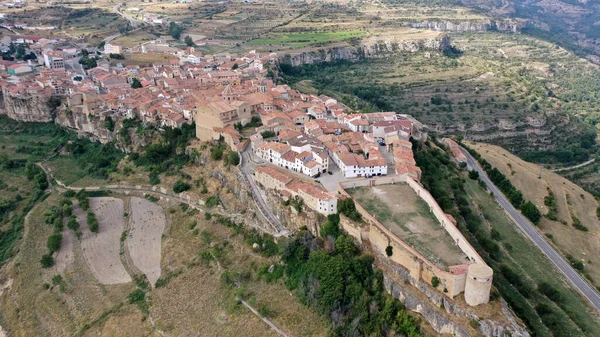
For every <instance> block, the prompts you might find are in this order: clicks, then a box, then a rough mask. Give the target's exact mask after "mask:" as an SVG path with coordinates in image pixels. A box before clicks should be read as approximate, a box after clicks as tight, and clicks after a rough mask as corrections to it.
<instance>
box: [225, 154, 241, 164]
mask: <svg viewBox="0 0 600 337" xmlns="http://www.w3.org/2000/svg"><path fill="white" fill-rule="evenodd" d="M227 163H229V165H235V166H237V165H238V164H239V163H240V155H239V154H238V153H237V152H236V151H231V152H229V157H228V158H227Z"/></svg>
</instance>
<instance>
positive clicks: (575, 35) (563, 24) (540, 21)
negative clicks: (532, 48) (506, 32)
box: [461, 0, 600, 63]
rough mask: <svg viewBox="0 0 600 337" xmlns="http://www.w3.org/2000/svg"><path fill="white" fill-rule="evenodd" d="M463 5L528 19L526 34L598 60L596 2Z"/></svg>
mask: <svg viewBox="0 0 600 337" xmlns="http://www.w3.org/2000/svg"><path fill="white" fill-rule="evenodd" d="M461 2H462V4H463V5H465V6H468V7H471V8H474V9H476V10H478V11H481V12H485V13H491V14H492V15H496V16H499V17H511V18H523V19H527V20H528V21H529V22H530V25H529V27H527V29H526V30H525V32H526V33H528V34H532V35H534V36H539V37H542V38H544V39H548V40H550V41H553V42H555V43H558V44H559V45H561V46H563V47H568V48H571V49H573V50H575V51H576V52H577V53H578V54H579V55H581V56H583V57H588V58H589V59H590V60H592V61H593V62H595V63H600V34H599V33H598V32H599V30H598V18H599V17H600V4H598V2H597V1H578V0H544V1H527V0H508V1H481V0H462V1H461Z"/></svg>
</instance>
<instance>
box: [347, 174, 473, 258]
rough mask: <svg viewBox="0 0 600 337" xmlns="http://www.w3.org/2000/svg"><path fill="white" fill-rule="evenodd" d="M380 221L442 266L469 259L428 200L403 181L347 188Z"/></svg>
mask: <svg viewBox="0 0 600 337" xmlns="http://www.w3.org/2000/svg"><path fill="white" fill-rule="evenodd" d="M348 193H350V195H352V197H353V198H354V200H355V201H356V202H358V203H360V204H361V205H362V206H363V207H364V208H365V209H366V210H367V211H368V212H369V213H371V214H372V215H373V216H374V217H375V218H376V219H377V220H379V221H380V222H381V223H382V224H383V225H385V226H386V227H387V228H389V229H390V230H391V231H392V232H393V233H394V234H396V235H397V236H398V237H399V238H400V239H402V240H403V241H404V242H406V243H407V244H409V245H410V246H411V247H413V248H414V249H415V250H417V251H418V252H419V253H420V254H421V255H423V256H425V257H426V258H427V259H428V260H429V261H431V262H433V263H435V264H436V265H437V266H438V267H440V268H442V269H445V268H447V267H448V266H453V265H459V264H464V263H466V262H467V261H468V260H467V259H466V257H465V255H464V254H463V252H462V251H461V250H460V249H459V248H458V246H456V244H455V243H454V242H453V240H452V238H451V237H450V235H448V233H447V232H446V230H444V228H443V227H442V226H441V225H440V224H439V223H438V222H437V220H436V219H435V217H434V215H433V213H431V211H429V208H428V206H427V204H426V203H425V202H424V201H423V200H421V199H420V198H419V196H417V194H416V193H415V192H414V191H413V190H412V188H410V186H408V185H406V184H395V185H380V186H377V187H359V188H352V189H349V190H348Z"/></svg>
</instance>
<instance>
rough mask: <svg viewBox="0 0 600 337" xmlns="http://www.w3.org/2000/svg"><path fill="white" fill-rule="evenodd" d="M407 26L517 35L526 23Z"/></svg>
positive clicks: (437, 22)
mask: <svg viewBox="0 0 600 337" xmlns="http://www.w3.org/2000/svg"><path fill="white" fill-rule="evenodd" d="M407 24H408V26H410V27H413V28H419V29H431V30H435V31H441V32H456V33H483V32H493V31H498V32H503V33H511V34H518V33H520V32H521V30H522V29H523V28H526V27H527V23H526V22H519V21H515V20H508V19H507V20H491V19H485V20H468V21H448V20H427V21H422V22H412V23H407Z"/></svg>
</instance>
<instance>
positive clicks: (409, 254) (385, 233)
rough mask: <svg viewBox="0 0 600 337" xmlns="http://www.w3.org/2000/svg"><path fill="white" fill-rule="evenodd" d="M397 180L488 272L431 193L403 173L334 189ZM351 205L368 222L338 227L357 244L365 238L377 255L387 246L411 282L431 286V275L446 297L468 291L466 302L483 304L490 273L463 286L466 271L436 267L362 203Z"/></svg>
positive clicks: (475, 262)
mask: <svg viewBox="0 0 600 337" xmlns="http://www.w3.org/2000/svg"><path fill="white" fill-rule="evenodd" d="M398 183H405V184H408V185H409V186H410V187H411V188H412V189H413V190H414V191H415V193H416V194H417V195H418V196H419V197H420V198H421V199H422V200H423V201H425V203H426V204H427V205H428V206H429V208H430V210H431V211H432V213H433V214H434V216H435V217H436V219H437V220H438V221H439V223H440V224H441V225H442V227H444V229H446V231H447V232H448V234H449V235H450V236H451V237H452V238H453V240H454V242H455V243H456V244H457V245H458V247H459V248H460V249H461V250H462V251H463V252H464V253H465V254H466V255H467V256H468V257H469V259H470V260H471V262H472V263H473V264H479V265H482V266H484V268H487V269H486V270H488V271H491V269H490V268H489V267H487V265H486V264H485V261H484V260H483V259H482V258H481V256H479V254H478V253H477V251H475V249H474V248H473V247H472V246H471V245H470V244H469V242H468V241H467V240H466V239H465V237H464V236H463V235H462V233H460V231H459V230H458V228H456V226H455V225H454V223H453V222H452V221H451V220H450V218H449V217H448V215H446V213H444V212H443V211H442V209H441V207H440V206H439V205H438V204H437V202H436V201H435V200H434V199H433V197H432V196H431V194H430V193H429V192H428V191H427V190H426V189H425V188H424V187H423V186H421V184H419V183H418V182H417V181H415V180H414V179H412V178H410V177H407V176H386V177H378V178H373V179H355V180H350V181H346V182H342V183H340V184H339V186H338V192H339V193H340V194H341V195H343V196H346V197H350V195H349V194H348V192H347V191H346V189H347V188H354V187H366V186H377V185H385V184H398ZM355 204H356V209H357V211H358V212H359V213H360V214H361V216H362V217H363V219H364V220H365V221H366V222H367V223H368V226H367V227H365V228H360V227H357V226H355V225H353V224H352V223H351V222H349V221H347V220H346V221H342V228H343V229H344V230H345V231H346V232H348V234H349V235H351V236H352V237H354V238H355V239H356V240H357V241H359V242H360V243H362V242H363V240H365V239H367V240H368V241H369V242H370V243H371V246H372V248H373V250H374V251H375V252H376V253H377V254H379V255H382V256H386V252H385V249H386V248H387V247H388V246H391V247H392V250H393V254H392V256H390V257H389V260H390V261H392V262H394V263H397V264H399V265H401V266H403V267H404V268H406V269H407V270H408V272H409V274H410V278H411V280H410V281H411V283H418V282H419V281H424V282H426V283H428V284H430V285H431V282H432V279H433V277H434V276H435V277H437V278H438V279H439V280H440V285H439V286H438V288H439V289H443V290H444V292H445V293H447V295H448V296H450V297H455V296H456V295H458V294H460V293H462V292H468V293H469V295H470V296H469V297H470V298H471V299H472V300H471V301H468V302H470V303H469V304H471V305H477V304H480V303H486V302H487V301H488V300H489V292H490V291H491V279H492V274H489V278H486V280H485V282H476V283H474V282H473V280H470V281H471V282H469V284H470V285H471V286H472V285H474V284H476V285H477V289H473V290H469V289H467V288H468V287H469V286H468V285H467V284H468V283H467V271H466V270H465V271H464V272H462V273H451V272H448V271H445V270H442V269H440V268H439V267H437V266H436V265H435V264H434V263H432V262H431V261H429V260H428V259H427V258H425V257H424V256H422V255H421V254H420V253H419V252H417V251H416V250H415V249H413V248H412V247H411V246H410V245H408V244H407V243H406V242H404V241H403V240H402V239H400V238H399V237H397V236H396V235H395V234H394V233H392V232H391V231H390V230H388V229H387V228H386V227H385V226H384V225H383V224H382V223H380V222H379V221H378V220H377V219H376V218H375V217H374V216H373V215H372V214H370V213H369V212H368V211H367V210H366V209H365V208H364V207H363V206H362V205H360V203H355ZM365 232H368V233H365Z"/></svg>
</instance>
